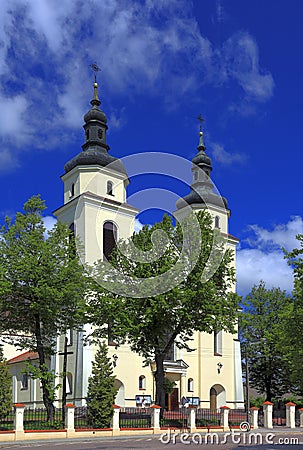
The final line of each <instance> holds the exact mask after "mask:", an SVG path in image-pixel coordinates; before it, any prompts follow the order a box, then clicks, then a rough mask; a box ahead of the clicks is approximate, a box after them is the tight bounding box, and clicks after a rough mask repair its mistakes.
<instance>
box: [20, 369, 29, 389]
mask: <svg viewBox="0 0 303 450" xmlns="http://www.w3.org/2000/svg"><path fill="white" fill-rule="evenodd" d="M21 389H23V390H24V391H25V390H26V389H28V374H27V373H23V374H22V377H21Z"/></svg>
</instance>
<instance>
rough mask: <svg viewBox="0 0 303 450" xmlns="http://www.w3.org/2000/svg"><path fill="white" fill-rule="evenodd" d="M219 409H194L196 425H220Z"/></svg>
mask: <svg viewBox="0 0 303 450" xmlns="http://www.w3.org/2000/svg"><path fill="white" fill-rule="evenodd" d="M220 418H221V413H220V410H219V409H218V410H211V409H208V408H199V409H197V410H196V426H197V427H211V426H220Z"/></svg>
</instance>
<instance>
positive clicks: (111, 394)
mask: <svg viewBox="0 0 303 450" xmlns="http://www.w3.org/2000/svg"><path fill="white" fill-rule="evenodd" d="M114 383H115V376H113V368H112V363H111V361H110V359H109V357H108V355H107V347H106V345H105V344H104V343H103V344H101V345H100V346H99V348H98V350H97V353H96V357H95V361H94V362H93V370H92V376H90V378H89V380H88V391H87V404H88V420H89V423H90V425H91V426H93V427H94V428H108V427H109V426H110V419H111V417H112V415H113V411H114V410H113V404H114V400H115V396H116V393H117V389H116V388H115V386H114Z"/></svg>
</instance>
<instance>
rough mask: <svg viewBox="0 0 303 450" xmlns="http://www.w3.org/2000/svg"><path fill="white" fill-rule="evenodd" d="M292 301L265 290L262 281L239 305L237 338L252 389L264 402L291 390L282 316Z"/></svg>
mask: <svg viewBox="0 0 303 450" xmlns="http://www.w3.org/2000/svg"><path fill="white" fill-rule="evenodd" d="M292 303H293V301H292V298H291V297H290V296H289V295H287V294H286V292H285V291H281V290H280V289H279V288H272V289H266V286H265V283H264V282H263V281H261V282H260V283H259V285H258V286H254V287H253V288H252V291H251V293H250V294H249V295H248V296H247V297H246V298H245V300H244V301H243V303H242V307H243V311H242V313H241V315H240V321H239V325H240V337H241V341H242V346H243V354H244V353H247V356H248V363H249V381H250V385H251V387H254V388H256V389H257V390H258V392H259V393H260V394H263V393H265V395H266V400H268V401H272V399H273V398H274V397H275V398H279V397H281V396H282V395H283V394H285V393H286V392H288V389H289V388H290V371H289V364H288V363H287V361H286V358H285V353H284V343H285V333H284V331H285V330H286V329H285V313H286V312H287V311H288V308H290V307H291V305H292Z"/></svg>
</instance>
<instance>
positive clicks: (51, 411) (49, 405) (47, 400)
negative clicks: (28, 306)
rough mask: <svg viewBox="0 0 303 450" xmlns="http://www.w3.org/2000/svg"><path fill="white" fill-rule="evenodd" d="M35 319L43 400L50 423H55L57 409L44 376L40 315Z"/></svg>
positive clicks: (44, 365)
mask: <svg viewBox="0 0 303 450" xmlns="http://www.w3.org/2000/svg"><path fill="white" fill-rule="evenodd" d="M35 319H36V324H35V325H36V330H35V332H36V333H35V334H36V340H37V352H38V355H39V369H40V370H41V372H42V377H41V379H40V381H41V386H42V398H43V403H44V406H45V408H46V411H47V420H48V421H49V422H51V423H53V421H54V416H55V407H54V405H53V402H52V400H51V396H50V392H49V388H48V383H47V378H46V377H45V376H43V375H45V374H46V373H47V367H46V364H45V354H44V347H43V342H42V336H41V324H40V317H39V315H36V317H35Z"/></svg>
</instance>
